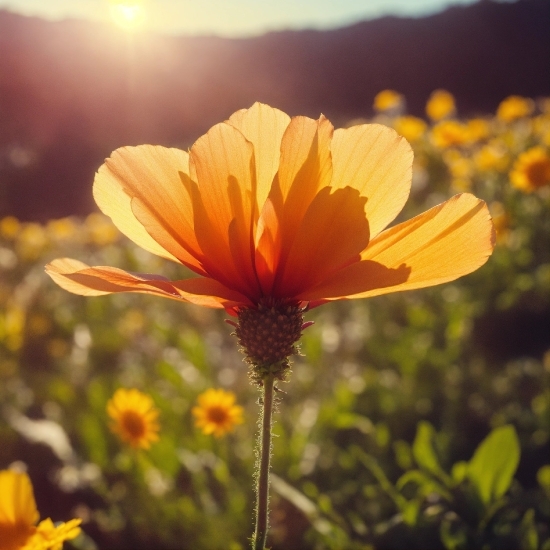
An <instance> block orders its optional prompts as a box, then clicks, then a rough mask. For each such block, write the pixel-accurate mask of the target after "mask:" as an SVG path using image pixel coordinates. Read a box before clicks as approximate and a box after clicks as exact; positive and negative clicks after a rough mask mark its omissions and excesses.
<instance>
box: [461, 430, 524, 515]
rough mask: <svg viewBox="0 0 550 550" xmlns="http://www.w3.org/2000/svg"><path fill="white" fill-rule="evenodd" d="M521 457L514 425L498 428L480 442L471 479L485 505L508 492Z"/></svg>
mask: <svg viewBox="0 0 550 550" xmlns="http://www.w3.org/2000/svg"><path fill="white" fill-rule="evenodd" d="M519 457H520V446H519V440H518V436H517V434H516V430H515V429H514V427H513V426H510V425H508V426H501V427H500V428H496V429H494V430H493V431H492V432H491V433H490V434H489V435H488V436H487V437H486V438H485V439H484V440H483V441H482V442H481V443H480V445H479V447H478V448H477V449H476V451H475V453H474V456H473V457H472V459H471V460H470V462H469V464H468V477H469V479H470V481H471V482H472V483H473V485H474V487H475V488H476V491H477V494H478V496H479V498H480V499H481V502H482V503H483V504H484V505H485V506H488V505H489V504H491V503H492V502H494V501H495V500H497V499H498V498H500V497H501V496H503V495H504V494H505V493H506V491H508V489H509V488H510V485H511V483H512V479H513V478H514V474H515V473H516V469H517V467H518V464H519Z"/></svg>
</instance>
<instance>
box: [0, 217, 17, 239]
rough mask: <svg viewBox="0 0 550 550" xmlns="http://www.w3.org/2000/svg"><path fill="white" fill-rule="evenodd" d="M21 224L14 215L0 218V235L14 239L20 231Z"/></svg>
mask: <svg viewBox="0 0 550 550" xmlns="http://www.w3.org/2000/svg"><path fill="white" fill-rule="evenodd" d="M20 228H21V224H20V223H19V220H18V219H17V218H16V217H14V216H6V217H5V218H2V219H1V220H0V235H1V236H2V237H4V238H5V239H13V238H14V237H16V236H17V233H19V229H20Z"/></svg>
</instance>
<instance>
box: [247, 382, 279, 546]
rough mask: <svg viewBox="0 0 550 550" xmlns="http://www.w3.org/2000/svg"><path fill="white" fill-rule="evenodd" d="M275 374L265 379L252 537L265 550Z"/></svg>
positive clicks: (254, 543) (253, 542) (255, 543)
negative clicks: (254, 524)
mask: <svg viewBox="0 0 550 550" xmlns="http://www.w3.org/2000/svg"><path fill="white" fill-rule="evenodd" d="M273 379H274V377H273V374H271V373H269V374H268V375H267V376H266V377H265V378H264V379H263V384H264V386H263V403H262V416H261V432H260V437H259V438H258V443H259V446H260V449H259V453H258V454H259V460H258V466H259V470H258V487H257V492H256V530H255V532H254V538H253V539H252V548H253V550H264V548H265V541H266V537H267V526H268V513H269V468H270V461H271V420H272V416H273Z"/></svg>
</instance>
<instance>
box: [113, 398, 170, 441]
mask: <svg viewBox="0 0 550 550" xmlns="http://www.w3.org/2000/svg"><path fill="white" fill-rule="evenodd" d="M107 414H108V415H109V416H110V417H111V419H112V420H113V423H112V424H111V426H110V428H111V431H112V432H113V433H115V434H116V435H118V437H119V438H120V439H121V440H122V441H124V442H125V443H128V444H129V445H131V446H132V447H134V448H135V449H138V448H139V449H148V448H149V447H150V446H151V443H153V442H155V441H158V439H159V437H158V431H159V429H160V426H159V424H158V422H157V418H158V415H159V411H158V409H157V408H156V407H155V405H154V403H153V400H152V399H151V397H150V396H149V395H146V394H144V393H141V392H140V391H138V390H136V389H130V390H127V389H124V388H120V389H118V390H117V391H116V392H115V393H114V395H113V397H112V398H111V399H110V400H109V402H108V403H107Z"/></svg>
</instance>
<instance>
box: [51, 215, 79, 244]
mask: <svg viewBox="0 0 550 550" xmlns="http://www.w3.org/2000/svg"><path fill="white" fill-rule="evenodd" d="M46 230H47V232H48V234H49V236H50V237H51V238H52V239H53V240H55V241H68V240H70V239H75V237H78V233H77V231H78V227H77V225H76V224H75V221H74V220H73V219H72V218H61V219H58V220H50V221H49V222H48V224H47V226H46Z"/></svg>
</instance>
